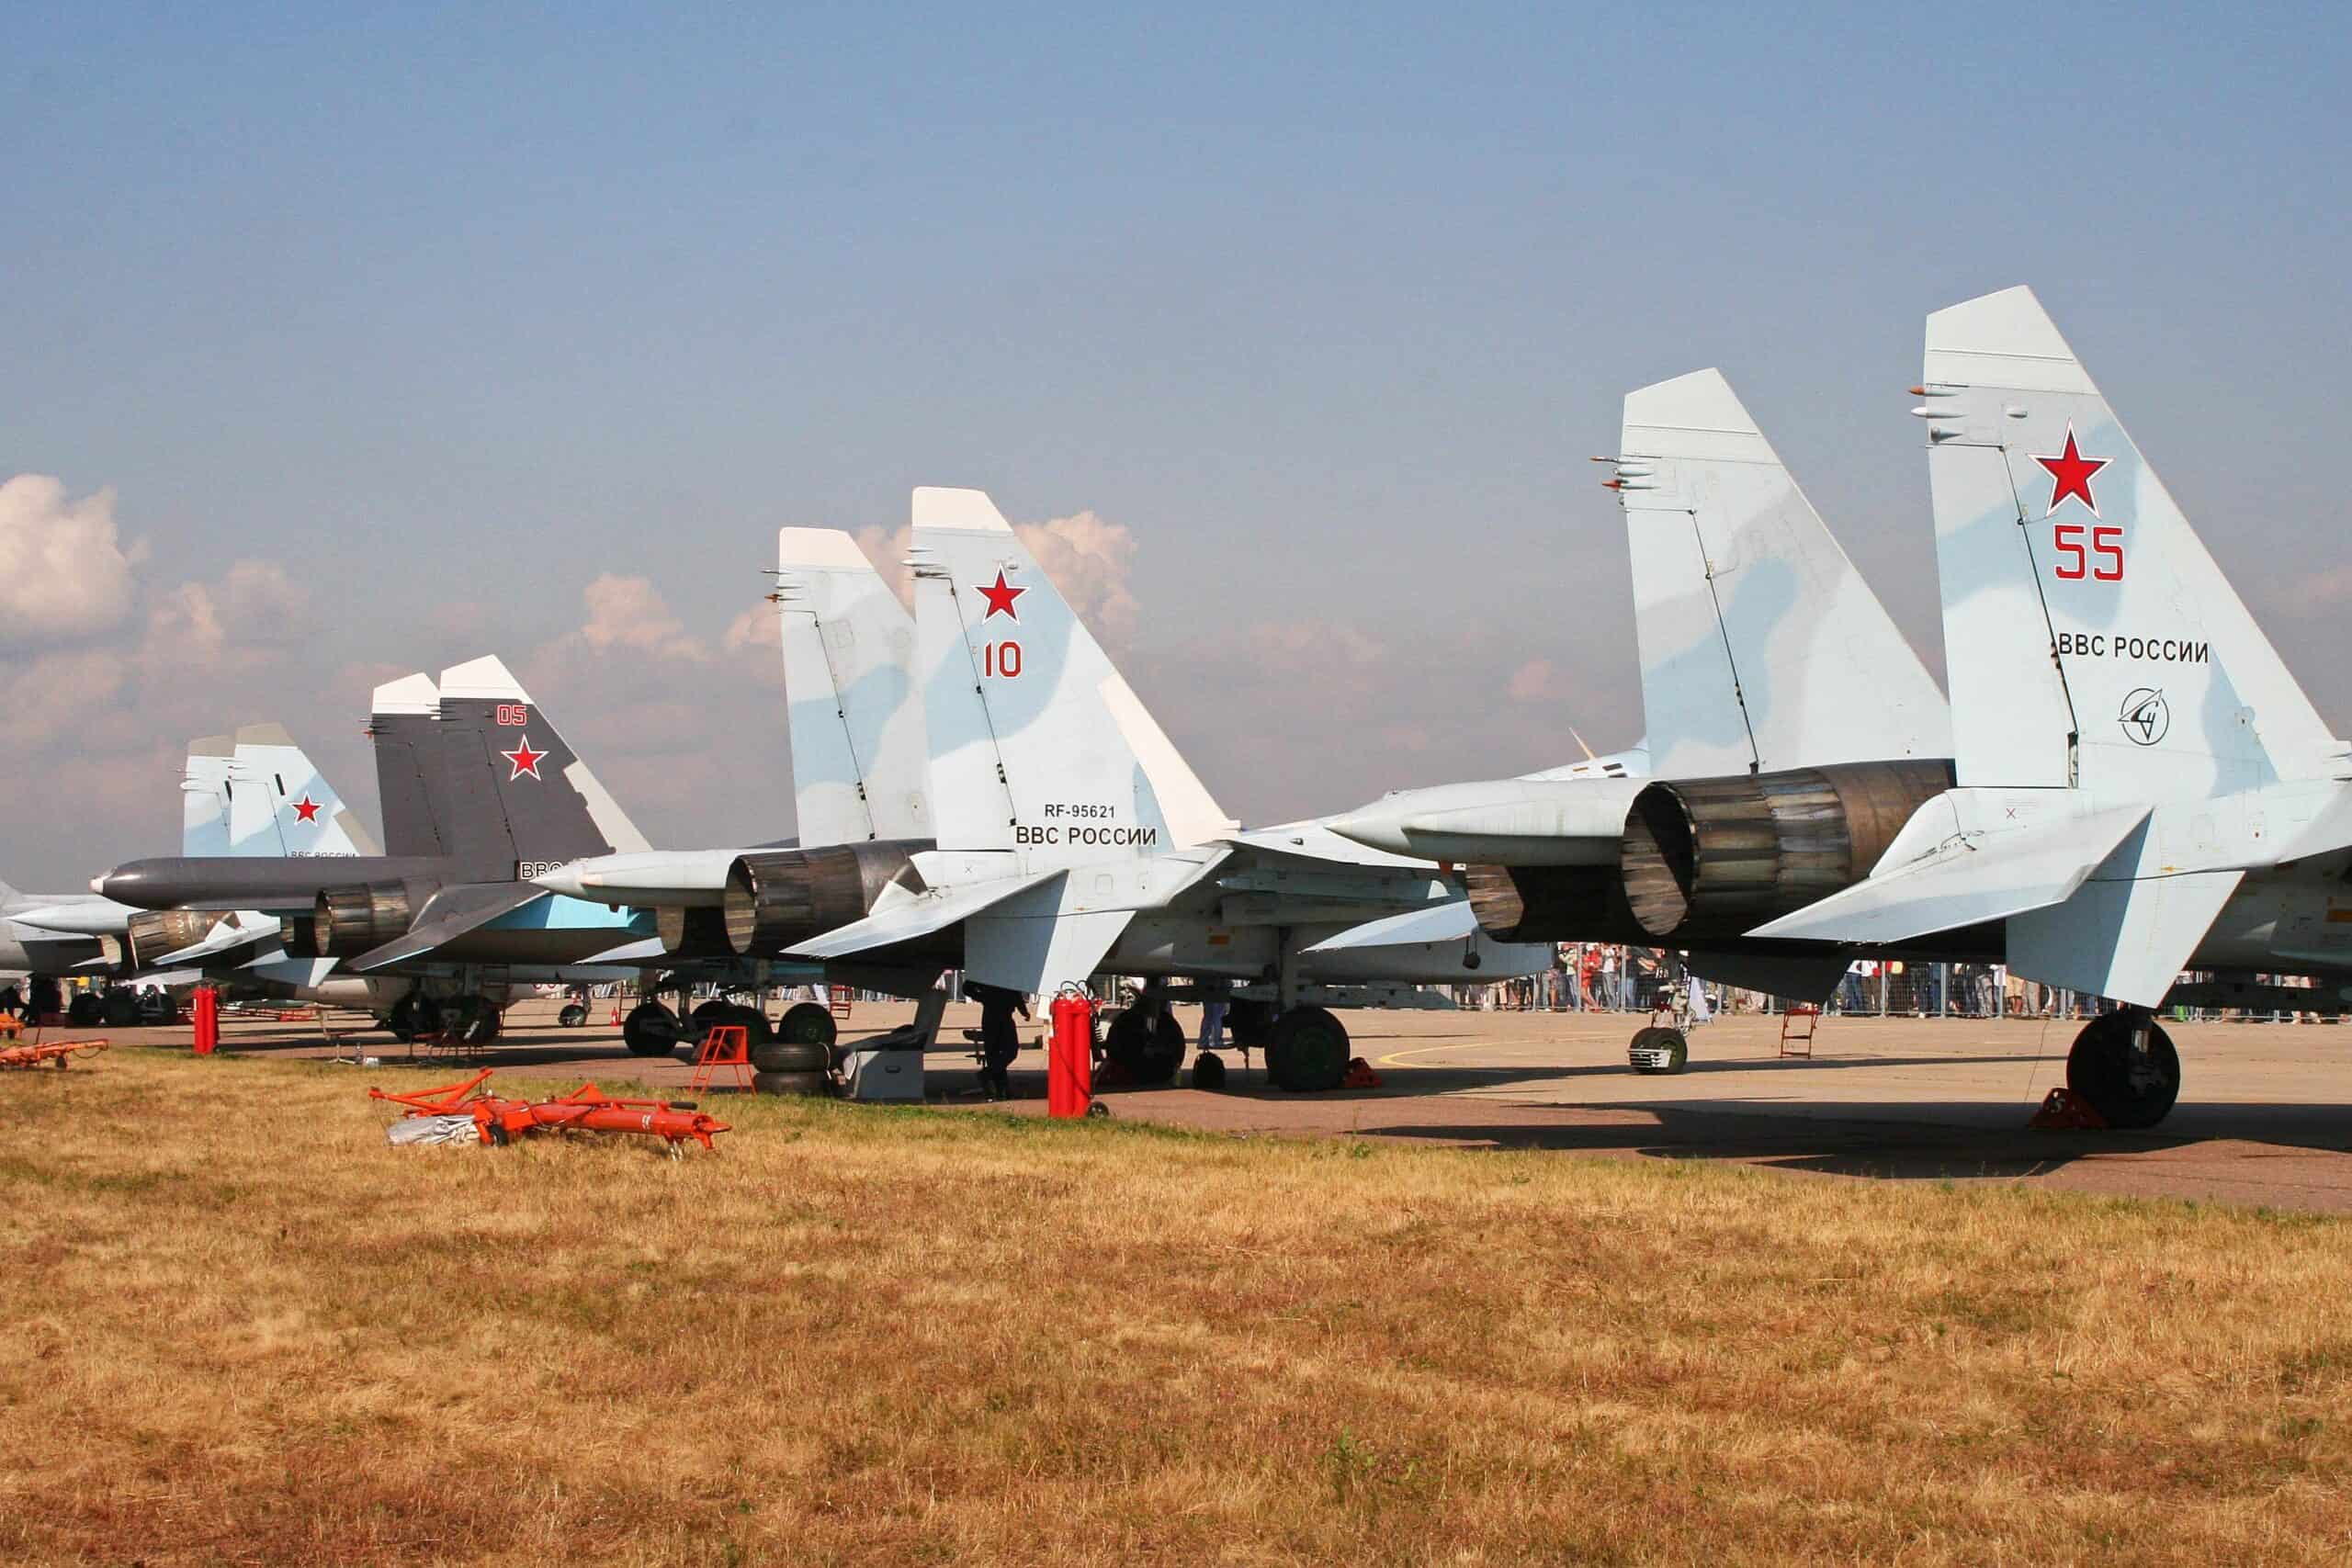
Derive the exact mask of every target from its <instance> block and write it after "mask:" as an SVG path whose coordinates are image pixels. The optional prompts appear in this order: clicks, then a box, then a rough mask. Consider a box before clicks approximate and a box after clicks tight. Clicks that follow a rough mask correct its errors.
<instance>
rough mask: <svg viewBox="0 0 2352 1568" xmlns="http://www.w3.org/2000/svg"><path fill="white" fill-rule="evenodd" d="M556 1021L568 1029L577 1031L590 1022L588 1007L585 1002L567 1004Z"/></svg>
mask: <svg viewBox="0 0 2352 1568" xmlns="http://www.w3.org/2000/svg"><path fill="white" fill-rule="evenodd" d="M555 1021H556V1022H558V1023H560V1024H561V1025H562V1026H563V1027H564V1028H566V1029H577V1028H579V1027H580V1026H581V1025H582V1024H583V1023H585V1022H587V1021H588V1006H587V1004H586V1003H585V1002H566V1003H564V1004H563V1010H562V1011H561V1012H559V1013H557V1014H556V1015H555Z"/></svg>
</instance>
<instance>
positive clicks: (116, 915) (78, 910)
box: [8, 898, 139, 936]
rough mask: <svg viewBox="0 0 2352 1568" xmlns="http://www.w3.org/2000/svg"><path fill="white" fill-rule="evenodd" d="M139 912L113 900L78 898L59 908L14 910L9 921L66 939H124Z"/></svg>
mask: <svg viewBox="0 0 2352 1568" xmlns="http://www.w3.org/2000/svg"><path fill="white" fill-rule="evenodd" d="M138 912H139V911H138V910H136V909H134V908H131V907H130V905H128V904H118V903H116V902H115V901H114V900H113V899H111V898H75V899H71V900H68V901H66V902H64V903H59V904H40V905H36V906H34V907H33V908H29V909H11V910H10V911H8V919H12V920H15V921H17V923H18V924H20V925H28V926H35V927H38V928H40V930H42V931H57V932H59V933H61V934H62V935H66V936H120V935H121V934H122V933H123V932H124V931H128V930H130V917H131V916H133V915H135V914H137V913H138Z"/></svg>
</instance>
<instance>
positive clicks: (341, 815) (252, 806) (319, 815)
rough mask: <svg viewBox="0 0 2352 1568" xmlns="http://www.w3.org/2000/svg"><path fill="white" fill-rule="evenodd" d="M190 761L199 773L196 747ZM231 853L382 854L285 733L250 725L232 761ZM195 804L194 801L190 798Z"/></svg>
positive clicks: (238, 740)
mask: <svg viewBox="0 0 2352 1568" xmlns="http://www.w3.org/2000/svg"><path fill="white" fill-rule="evenodd" d="M188 762H189V766H190V769H191V772H193V771H194V768H195V765H196V762H197V757H196V754H195V750H194V749H193V748H191V749H190V750H189V755H188ZM229 762H230V765H229V770H228V777H227V781H226V784H227V787H226V791H225V793H226V795H227V796H228V802H229V820H228V835H229V848H228V851H227V852H228V853H230V854H232V855H372V854H377V853H379V851H378V849H377V847H376V841H375V840H374V838H373V837H372V836H370V835H369V833H368V829H367V828H366V826H365V825H363V824H362V823H361V822H360V820H359V818H356V817H355V816H353V815H352V813H351V812H350V810H349V809H348V808H346V807H345V805H344V804H343V796H341V795H338V794H336V793H335V789H334V785H333V784H329V783H327V781H326V778H325V775H323V774H322V773H320V772H319V770H318V768H317V766H316V765H314V764H313V763H312V762H311V759H310V758H309V757H308V756H307V755H305V754H304V752H303V750H302V749H301V748H300V746H297V745H296V744H294V738H293V737H292V736H290V735H288V734H287V733H286V730H285V728H284V727H283V726H281V725H276V724H249V725H246V726H245V727H244V728H242V729H240V730H238V731H237V734H236V737H235V745H234V750H233V754H232V756H231V758H230V759H229ZM190 798H191V799H193V798H194V796H190Z"/></svg>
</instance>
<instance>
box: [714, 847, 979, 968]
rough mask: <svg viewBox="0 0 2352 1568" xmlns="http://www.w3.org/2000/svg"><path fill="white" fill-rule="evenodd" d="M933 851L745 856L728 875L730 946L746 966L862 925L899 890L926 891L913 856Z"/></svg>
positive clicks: (842, 849)
mask: <svg viewBox="0 0 2352 1568" xmlns="http://www.w3.org/2000/svg"><path fill="white" fill-rule="evenodd" d="M931 847H932V846H931V844H930V843H929V841H927V840H889V839H882V840H872V841H870V842H866V843H862V844H833V845H829V846H827V847H826V848H823V849H816V850H763V851H759V852H755V853H752V854H747V855H738V856H737V857H736V858H735V863H734V865H733V866H731V867H730V868H729V870H728V873H727V906H726V907H727V941H728V944H729V946H730V947H732V948H733V949H734V950H735V951H736V952H737V953H741V954H742V955H743V956H745V957H747V958H773V957H775V955H776V954H778V953H782V952H783V951H784V950H785V949H786V948H787V947H790V946H792V945H793V944H794V943H795V942H807V941H808V940H809V938H811V937H816V936H821V935H823V934H824V933H825V932H827V931H831V930H833V929H834V928H835V927H836V926H845V925H847V924H849V923H850V922H851V921H852V920H858V919H865V916H866V915H867V914H868V913H870V912H871V911H872V910H873V908H874V904H875V900H876V899H877V898H879V897H881V896H882V891H883V889H884V888H886V887H888V886H890V885H891V884H892V883H893V882H903V883H904V884H905V886H908V887H909V888H910V890H911V891H916V892H920V891H921V890H922V885H923V884H922V877H921V876H920V875H919V874H917V873H916V871H915V869H914V864H913V861H912V856H913V855H914V854H915V853H916V852H920V851H923V850H928V849H930V848H931Z"/></svg>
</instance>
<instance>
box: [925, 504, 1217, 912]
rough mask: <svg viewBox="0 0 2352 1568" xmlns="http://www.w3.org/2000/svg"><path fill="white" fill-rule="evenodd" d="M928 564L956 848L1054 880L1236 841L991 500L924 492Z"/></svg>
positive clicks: (929, 629) (935, 767) (928, 693)
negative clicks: (1003, 855) (1113, 862)
mask: <svg viewBox="0 0 2352 1568" xmlns="http://www.w3.org/2000/svg"><path fill="white" fill-rule="evenodd" d="M914 549H915V555H914V570H915V626H916V631H917V640H918V642H919V644H920V648H921V666H920V667H921V669H922V674H923V689H922V695H923V722H924V727H925V730H926V733H927V739H928V741H929V745H930V752H931V807H932V821H933V827H934V829H936V832H937V836H938V840H939V845H940V848H942V849H943V850H1013V851H1017V852H1019V853H1020V854H1021V856H1022V864H1023V866H1024V867H1032V868H1042V867H1047V866H1054V865H1069V864H1075V863H1081V862H1088V861H1100V860H1103V859H1107V858H1111V857H1113V856H1115V855H1117V854H1119V853H1120V852H1130V853H1133V854H1136V855H1144V854H1150V853H1153V852H1157V851H1159V850H1165V849H1171V848H1176V847H1179V846H1182V845H1185V844H1196V843H1204V842H1207V841H1209V840H1213V839H1216V838H1217V837H1220V836H1221V835H1223V834H1225V833H1228V832H1230V831H1232V830H1233V829H1234V828H1235V826H1236V824H1235V823H1234V822H1233V820H1232V819H1231V818H1228V817H1227V816H1226V815H1225V813H1224V812H1222V811H1220V810H1219V809H1217V805H1216V801H1215V800H1213V799H1211V798H1210V796H1209V792H1208V791H1207V789H1206V788H1204V786H1203V785H1202V784H1201V782H1200V780H1199V779H1198V778H1196V777H1194V776H1193V771H1192V770H1191V769H1190V768H1188V767H1186V766H1185V765H1184V761H1183V760H1182V758H1181V757H1179V756H1178V755H1177V754H1176V748H1175V747H1174V746H1173V745H1172V744H1170V741H1169V739H1168V737H1167V735H1166V733H1165V732H1163V731H1162V730H1161V729H1160V728H1159V725H1158V724H1156V723H1154V722H1153V720H1152V717H1151V716H1150V714H1148V713H1147V712H1146V711H1145V710H1144V705H1143V704H1142V703H1141V701H1139V700H1138V699H1137V698H1136V694H1135V693H1134V691H1133V690H1132V689H1130V688H1129V686H1128V685H1127V683H1126V682H1125V680H1124V679H1122V678H1121V677H1120V674H1119V672H1118V671H1117V670H1116V669H1115V668H1114V667H1113V665H1112V663H1111V660H1110V658H1109V656H1107V655H1106V654H1104V653H1103V649H1102V648H1101V647H1100V645H1098V644H1097V643H1096V642H1095V640H1094V638H1093V636H1092V635H1091V633H1089V632H1088V631H1087V629H1086V627H1085V626H1084V625H1083V624H1082V623H1080V620H1079V618H1078V616H1077V615H1076V614H1075V613H1073V612H1072V611H1071V609H1070V607H1069V604H1068V603H1066V602H1065V601H1064V600H1063V598H1062V596H1061V594H1060V593H1059V592H1057V591H1056V589H1055V587H1054V584H1053V582H1052V581H1051V580H1050V579H1048V578H1047V577H1046V574H1045V573H1044V572H1043V571H1041V570H1038V567H1037V563H1036V561H1035V559H1033V558H1031V556H1030V554H1029V551H1028V549H1027V547H1025V546H1023V544H1022V542H1021V539H1020V536H1018V535H1016V534H1015V533H1014V532H1013V531H1012V525H1009V524H1008V523H1006V522H1005V520H1004V518H1003V517H1002V516H1001V514H1000V513H998V512H997V509H996V507H995V505H994V504H993V503H991V502H989V498H988V497H987V496H985V495H983V494H982V493H980V492H979V491H976V490H933V489H922V490H918V491H915V493H914Z"/></svg>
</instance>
